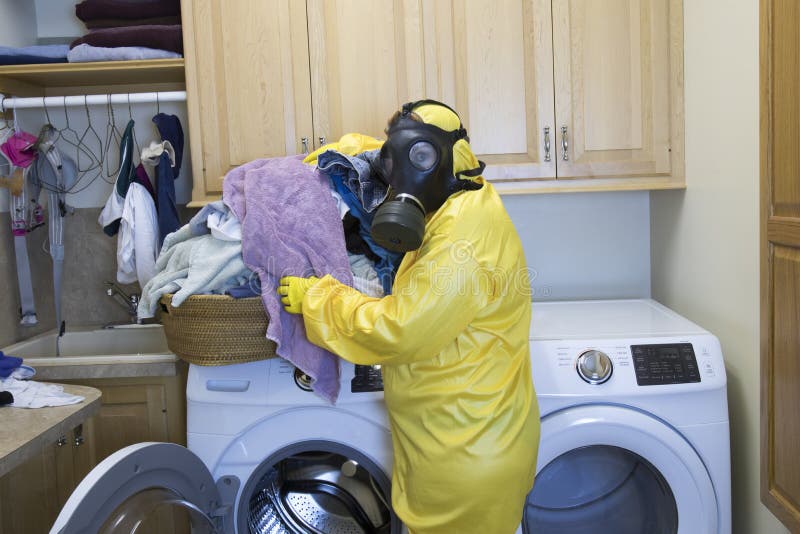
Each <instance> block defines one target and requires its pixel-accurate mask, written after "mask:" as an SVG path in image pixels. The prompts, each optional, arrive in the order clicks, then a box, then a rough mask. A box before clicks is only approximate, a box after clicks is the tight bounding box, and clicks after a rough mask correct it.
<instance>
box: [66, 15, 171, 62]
mask: <svg viewBox="0 0 800 534" xmlns="http://www.w3.org/2000/svg"><path fill="white" fill-rule="evenodd" d="M75 14H76V15H77V17H78V18H79V19H81V20H82V21H83V23H84V24H85V25H86V27H87V29H88V30H89V33H87V34H86V35H84V36H83V37H80V38H78V39H75V40H74V41H73V42H72V44H70V48H71V49H70V51H69V55H68V56H67V59H68V60H69V61H70V62H87V61H127V60H137V59H167V58H177V57H182V55H183V34H182V32H181V5H180V0H83V1H82V2H80V3H79V4H77V5H76V6H75Z"/></svg>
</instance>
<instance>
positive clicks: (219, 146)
mask: <svg viewBox="0 0 800 534" xmlns="http://www.w3.org/2000/svg"><path fill="white" fill-rule="evenodd" d="M181 8H182V17H183V31H184V48H185V55H186V92H187V109H188V114H189V125H190V128H191V132H192V134H193V135H192V136H191V138H190V143H191V152H192V166H193V168H194V174H195V182H194V187H193V193H192V201H193V202H195V203H202V202H203V201H204V200H206V198H204V197H213V196H218V195H219V193H220V192H221V191H222V179H223V177H224V176H225V174H226V173H227V172H228V171H229V170H231V169H232V168H234V167H236V166H238V165H242V164H244V163H247V162H249V161H251V160H254V159H257V158H263V157H273V156H284V155H289V154H299V153H301V152H302V151H303V144H302V142H301V139H302V138H304V137H305V138H310V137H311V135H312V133H311V132H312V128H311V92H310V83H309V70H308V69H309V65H308V37H307V30H306V7H305V2H302V1H299V2H298V1H295V0H239V1H236V2H222V1H221V0H183V1H182V2H181Z"/></svg>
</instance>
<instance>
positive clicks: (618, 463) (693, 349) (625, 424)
mask: <svg viewBox="0 0 800 534" xmlns="http://www.w3.org/2000/svg"><path fill="white" fill-rule="evenodd" d="M531 357H532V362H533V376H534V384H535V386H536V393H537V397H538V400H539V408H540V411H541V418H542V426H541V443H540V446H539V456H538V465H537V475H536V482H535V483H534V488H533V490H532V491H531V493H530V494H529V496H528V500H527V503H526V507H525V513H524V517H523V525H522V530H523V532H530V533H535V534H548V533H556V532H558V533H565V532H568V533H570V534H589V533H591V534H604V533H609V534H610V533H614V534H628V533H636V534H638V533H642V532H647V533H648V534H658V533H675V532H677V533H678V534H717V533H719V534H729V533H730V532H731V490H730V446H729V429H728V407H727V397H726V378H725V366H724V362H723V358H722V353H721V349H720V345H719V341H718V340H717V338H716V337H714V336H713V335H711V334H710V333H708V332H707V331H705V330H703V329H702V328H700V327H698V326H697V325H695V324H694V323H692V322H690V321H688V320H686V319H684V318H683V317H681V316H679V315H677V314H676V313H674V312H672V311H671V310H669V309H667V308H665V307H664V306H662V305H660V304H658V303H657V302H655V301H652V300H627V301H583V302H551V303H537V304H534V307H533V318H532V322H531Z"/></svg>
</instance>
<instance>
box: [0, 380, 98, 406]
mask: <svg viewBox="0 0 800 534" xmlns="http://www.w3.org/2000/svg"><path fill="white" fill-rule="evenodd" d="M0 390H4V391H8V392H9V393H11V394H12V395H13V396H14V403H13V404H11V405H10V406H13V407H14V408H44V407H46V406H67V405H69V404H78V403H79V402H82V401H83V397H81V396H80V395H70V394H69V393H65V392H64V388H63V387H62V386H58V385H56V384H46V383H44V382H36V381H34V380H18V379H16V378H14V376H13V375H12V376H9V377H8V378H3V379H2V380H0Z"/></svg>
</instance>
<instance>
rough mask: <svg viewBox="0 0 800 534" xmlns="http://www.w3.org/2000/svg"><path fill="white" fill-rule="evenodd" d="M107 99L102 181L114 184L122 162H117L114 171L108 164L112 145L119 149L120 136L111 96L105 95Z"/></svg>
mask: <svg viewBox="0 0 800 534" xmlns="http://www.w3.org/2000/svg"><path fill="white" fill-rule="evenodd" d="M107 98H108V103H107V107H106V114H107V117H108V122H107V123H106V135H105V142H104V145H105V146H104V149H103V150H104V152H105V165H104V167H105V169H104V171H103V172H104V174H105V177H104V178H103V180H105V181H106V182H109V183H114V180H115V179H116V177H117V174H118V173H119V167H120V165H121V164H122V162H120V161H117V166H116V168H115V169H110V168H109V163H110V162H111V154H112V153H114V151H113V150H111V148H112V145H113V146H116V148H117V149H119V144H120V143H121V142H122V134H121V133H120V131H119V128H117V119H116V117H115V116H114V105H113V104H112V103H111V95H110V94H109V95H107ZM117 153H119V150H117ZM117 157H119V156H117ZM107 178H108V179H110V180H111V181H109V180H107Z"/></svg>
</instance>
